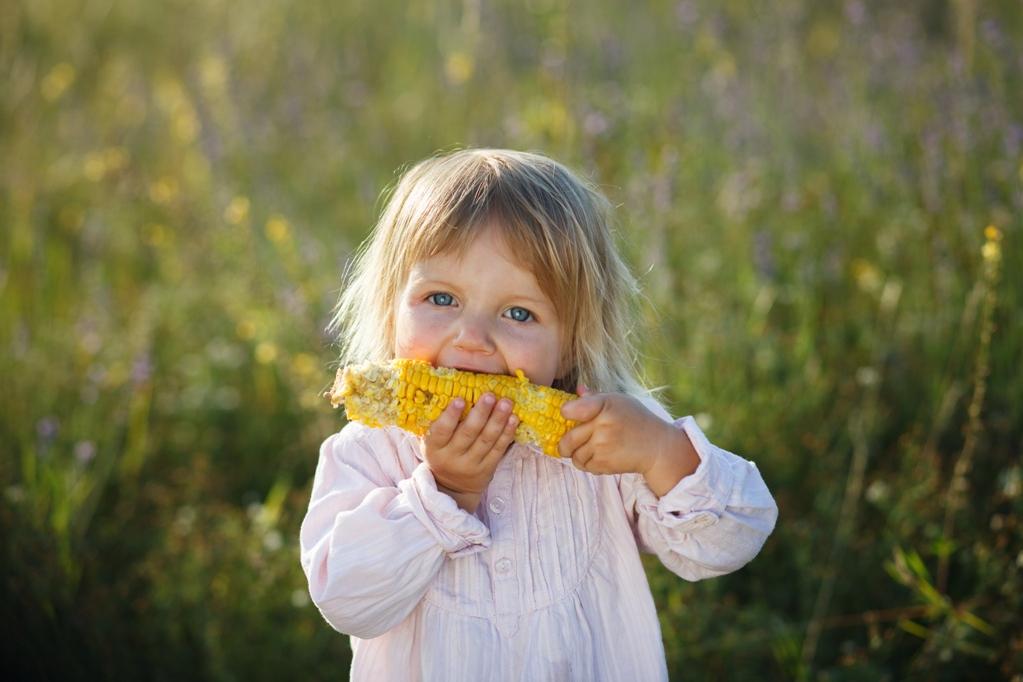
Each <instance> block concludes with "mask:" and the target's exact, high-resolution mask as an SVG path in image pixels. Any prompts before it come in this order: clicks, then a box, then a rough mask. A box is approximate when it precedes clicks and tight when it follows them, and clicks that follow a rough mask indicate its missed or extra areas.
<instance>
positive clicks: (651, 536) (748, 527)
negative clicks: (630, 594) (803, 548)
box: [619, 417, 778, 580]
mask: <svg viewBox="0 0 1023 682" xmlns="http://www.w3.org/2000/svg"><path fill="white" fill-rule="evenodd" d="M675 427H676V428H679V429H682V430H683V431H685V433H686V435H687V436H688V437H689V439H690V441H691V442H692V444H693V447H694V448H695V449H696V452H697V454H698V455H699V456H700V464H699V466H698V467H697V469H696V471H695V472H693V473H692V474H690V475H689V476H686V477H684V478H683V479H682V480H681V481H679V483H678V484H677V485H676V486H675V487H674V488H672V489H671V490H670V491H668V492H667V493H666V494H665V495H664V496H662V497H661V498H658V497H657V496H656V495H655V494H654V493H653V491H652V490H650V488H649V487H648V486H647V485H646V482H645V481H644V480H643V477H642V476H640V475H638V474H626V475H623V476H622V477H621V480H620V482H619V487H620V489H621V493H622V498H623V501H624V503H625V506H626V510H627V511H630V512H631V514H632V519H633V532H634V533H635V535H636V539H637V541H638V543H639V545H640V547H641V549H643V550H644V551H648V552H653V553H655V554H657V556H658V558H659V559H660V560H661V562H662V563H663V564H664V565H665V566H666V567H667V568H668V569H670V570H671V571H672V572H674V573H676V574H677V575H679V576H680V577H682V578H685V579H686V580H700V579H703V578H711V577H714V576H718V575H723V574H725V573H730V572H732V571H735V570H737V569H739V568H741V567H742V566H744V565H745V564H747V563H748V562H749V561H750V560H752V559H753V557H755V556H756V555H757V553H758V552H759V551H760V548H761V547H762V546H763V544H764V542H765V541H766V540H767V537H768V535H770V534H771V531H772V530H773V529H774V525H775V522H776V520H777V518H778V506H777V504H776V503H775V501H774V498H773V497H772V496H771V493H770V491H768V489H767V486H766V484H765V483H764V480H763V478H762V477H761V476H760V472H759V470H758V469H757V467H756V465H755V464H753V462H750V461H747V460H745V459H743V458H741V457H739V456H737V455H734V454H732V453H730V452H727V451H725V450H722V449H721V448H719V447H716V446H715V445H713V444H711V443H710V442H709V441H708V440H707V437H706V436H704V434H703V432H702V431H701V430H700V427H699V426H697V425H696V422H695V421H694V420H693V419H692V418H691V417H685V418H683V419H679V420H677V421H676V422H675Z"/></svg>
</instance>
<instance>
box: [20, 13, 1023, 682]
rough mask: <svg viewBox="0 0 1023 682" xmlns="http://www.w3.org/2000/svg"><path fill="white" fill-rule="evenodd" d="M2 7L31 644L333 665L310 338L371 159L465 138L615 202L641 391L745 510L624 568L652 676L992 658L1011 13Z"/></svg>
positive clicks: (1011, 590) (97, 663)
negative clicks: (733, 472) (754, 474)
mask: <svg viewBox="0 0 1023 682" xmlns="http://www.w3.org/2000/svg"><path fill="white" fill-rule="evenodd" d="M0 35H2V38H0V66H2V68H3V73H4V74H5V85H4V87H3V88H0V154H2V158H4V159H5V163H4V164H3V166H2V167H0V344H2V348H3V349H4V352H3V353H0V376H2V377H3V378H4V380H3V390H2V392H0V438H2V440H3V442H4V443H5V449H4V452H5V455H6V456H5V457H3V458H2V459H0V532H2V533H3V536H4V541H3V543H2V546H3V550H4V554H3V555H0V566H2V568H0V579H2V580H0V584H2V585H4V589H5V593H4V595H3V596H4V599H3V600H0V601H2V602H3V603H4V608H3V609H0V615H2V616H3V617H4V619H5V622H8V623H19V624H21V637H20V638H19V639H18V640H17V641H18V642H19V648H18V649H17V650H12V651H14V653H16V654H17V658H15V660H18V661H22V662H24V665H22V666H21V668H23V669H24V670H26V671H36V672H37V673H39V672H40V671H42V674H46V673H48V674H50V676H57V677H66V676H86V677H92V678H95V677H96V675H100V676H104V677H126V678H130V677H138V676H142V677H152V676H154V674H155V673H154V671H159V674H155V676H163V677H168V678H192V677H200V678H201V677H206V678H215V679H232V678H237V677H249V676H256V677H259V676H262V677H275V678H280V677H285V676H291V675H301V676H304V677H310V678H318V677H322V678H327V677H331V678H335V677H337V676H339V675H343V673H344V671H345V670H346V666H347V660H348V656H349V652H348V646H347V643H346V642H345V640H344V638H343V637H341V636H339V635H337V634H336V633H333V632H332V631H331V630H330V629H329V627H328V626H327V625H326V624H325V623H324V622H323V621H322V619H321V618H320V617H319V615H318V613H317V612H316V610H315V608H314V607H312V605H311V604H309V602H308V600H307V598H306V597H305V596H304V595H305V593H304V579H303V577H302V575H301V570H300V568H299V565H298V561H297V556H296V551H297V528H298V523H299V521H300V519H301V516H302V513H303V511H304V505H305V504H306V502H307V499H308V489H309V485H310V482H311V481H310V477H311V475H312V472H313V469H314V467H315V463H316V456H317V448H318V445H319V443H320V441H321V440H322V439H323V438H324V437H326V436H327V435H329V434H330V433H331V432H332V431H333V430H334V429H336V428H338V427H339V426H340V423H341V421H340V416H339V415H338V414H337V413H334V412H332V411H331V410H330V408H329V407H328V405H327V404H326V402H325V401H324V400H323V399H322V398H321V396H320V394H321V393H322V390H323V389H324V388H326V386H327V384H328V383H329V381H330V379H331V376H332V373H333V367H332V362H333V361H334V352H333V348H332V347H331V340H330V339H328V338H326V337H325V335H324V333H323V329H324V327H325V326H326V323H327V320H328V318H329V316H330V309H331V306H332V305H333V303H334V300H335V299H336V294H337V289H338V286H339V285H340V281H341V272H342V270H343V268H344V266H345V263H346V262H347V259H348V258H349V257H350V255H351V253H352V251H353V249H354V248H355V247H356V246H357V245H358V244H359V243H360V241H361V240H362V239H363V238H364V237H365V235H366V233H367V230H368V229H369V227H370V226H371V225H372V222H373V220H374V216H375V214H376V211H377V210H378V209H379V206H380V203H379V197H380V194H381V191H382V190H383V189H384V187H386V186H387V185H388V184H389V183H391V182H393V181H394V180H395V178H396V173H397V171H398V169H399V168H400V167H401V166H403V165H405V164H408V163H411V162H414V161H416V160H418V159H419V158H422V157H423V156H425V155H428V154H431V153H434V152H436V151H438V150H443V149H451V148H453V147H457V146H466V145H480V146H483V145H494V146H509V147H517V148H527V149H538V150H541V151H545V152H547V153H549V154H551V155H553V156H555V157H557V158H559V159H561V160H563V161H565V162H566V163H568V164H569V165H571V166H573V167H575V168H577V169H579V170H580V171H582V172H583V173H585V174H588V175H590V176H591V177H592V178H593V179H594V180H595V181H596V182H597V183H598V184H599V185H600V186H601V187H602V188H603V189H604V190H605V191H606V192H607V194H608V195H609V196H610V197H611V199H612V201H613V202H614V203H615V204H616V205H617V206H618V207H619V210H618V217H619V222H620V231H621V237H622V240H621V241H622V245H623V248H624V250H625V251H626V253H627V255H628V257H629V259H630V261H631V262H632V263H633V265H634V266H635V269H636V271H637V272H638V273H639V275H640V278H641V281H642V283H643V285H644V287H645V290H646V295H647V301H648V303H649V305H648V306H647V307H646V308H645V309H644V310H643V311H642V316H641V317H642V322H643V327H642V329H641V330H640V332H639V333H640V334H641V336H640V338H641V339H642V342H643V344H642V345H643V348H642V350H643V358H642V364H643V367H644V370H645V371H646V373H647V375H648V377H649V380H650V382H651V383H653V384H657V385H663V386H665V392H664V395H665V397H666V398H667V399H668V400H669V401H671V402H672V403H673V405H674V406H675V410H676V412H677V413H679V414H685V413H694V414H697V415H698V418H699V419H700V422H701V424H703V425H704V426H705V428H706V429H707V431H708V433H709V434H710V436H711V438H712V439H713V440H714V441H715V442H717V443H719V444H720V445H722V446H723V447H726V448H729V449H732V450H735V451H737V452H741V453H743V454H745V455H747V456H749V457H750V458H752V459H754V460H755V461H756V462H757V463H758V466H759V467H760V468H761V470H762V471H763V472H764V475H765V477H766V478H767V480H768V482H769V484H770V485H771V487H772V490H773V492H774V493H775V495H776V497H777V499H778V501H779V504H780V507H781V519H780V523H779V527H778V530H777V532H776V533H775V535H774V536H773V537H772V538H771V540H770V541H769V543H768V545H767V547H766V548H765V550H764V552H763V554H762V555H761V556H760V557H759V558H758V559H757V560H756V561H754V562H753V564H751V565H750V566H749V567H747V568H745V569H743V570H742V571H741V572H739V573H738V574H736V575H733V576H728V577H725V578H721V579H717V580H714V581H709V582H706V583H700V584H696V585H688V584H683V583H681V582H680V581H679V580H677V579H676V578H674V577H673V576H670V575H669V574H668V573H667V572H666V571H664V570H663V569H662V568H660V567H659V566H657V565H656V562H651V563H650V564H649V568H650V570H649V573H650V576H651V581H652V584H653V589H654V593H655V597H656V599H657V600H658V604H659V607H660V610H661V614H662V626H663V631H664V636H665V644H666V648H667V651H668V656H669V666H670V668H671V670H672V671H673V672H675V673H677V674H678V675H679V676H684V677H686V678H688V679H691V678H693V677H694V676H695V677H697V678H700V677H705V678H707V679H747V678H751V679H763V678H775V679H791V678H803V679H810V678H814V679H816V678H817V677H818V676H819V675H826V676H829V678H835V677H843V678H846V677H847V678H850V679H878V678H882V677H885V676H888V677H892V678H894V679H899V678H904V677H909V676H914V675H915V676H919V677H925V678H929V679H939V678H942V677H943V676H944V678H945V679H960V678H962V677H963V675H981V676H997V675H1002V676H1005V677H1010V676H1011V674H1013V673H1016V674H1018V673H1019V672H1020V671H1021V669H1023V662H1021V656H1023V653H1021V651H1023V649H1021V643H1020V641H1019V638H1018V636H1017V635H1015V634H1014V633H1018V631H1019V629H1020V619H1019V615H1018V614H1019V613H1023V602H1021V601H1020V599H1021V598H1020V595H1021V594H1023V583H1021V578H1020V575H1021V574H1020V571H1019V566H1020V557H1019V551H1020V548H1021V546H1023V530H1021V529H1023V525H1021V523H1020V512H1021V506H1023V502H1021V500H1023V490H1021V488H1023V486H1021V483H1020V482H1021V480H1023V479H1021V473H1020V472H1021V469H1020V465H1019V448H1020V442H1021V438H1023V431H1021V424H1023V413H1021V408H1020V401H1019V396H1020V395H1023V378H1021V377H1023V375H1021V373H1020V372H1019V367H1018V364H1019V358H1020V357H1021V355H1023V327H1021V324H1023V323H1021V321H1020V320H1021V319H1023V317H1021V316H1020V315H1019V312H1020V310H1021V308H1023V305H1021V304H1023V301H1021V292H1023V286H1021V278H1020V274H1019V273H1020V271H1021V270H1020V268H1021V262H1020V260H1021V259H1020V256H1021V254H1023V249H1021V248H1020V230H1021V221H1020V215H1021V209H1023V101H1021V100H1023V95H1021V93H1023V79H1021V71H1023V67H1021V63H1020V61H1019V56H1018V54H1017V53H1018V45H1019V44H1020V41H1023V11H1021V9H1020V8H1019V6H1017V4H1015V3H1011V2H1001V3H984V4H983V6H981V5H980V4H977V3H969V2H957V3H947V4H945V3H928V2H911V3H908V4H907V3H902V4H899V5H898V6H894V7H883V8H881V7H873V6H868V5H867V4H865V3H859V2H847V3H823V4H822V3H783V4H782V5H779V6H777V7H773V6H772V7H766V8H765V7H763V6H760V5H756V6H754V5H753V4H751V3H745V2H725V3H711V2H688V1H683V2H672V3H666V2H654V3H648V4H646V5H644V6H643V7H642V8H641V9H639V8H635V7H632V6H627V5H625V4H616V3H603V4H601V5H599V6H595V5H587V6H585V7H584V6H578V5H568V4H566V3H564V2H558V1H543V2H531V3H527V4H526V5H525V6H520V5H518V4H515V3H505V4H496V5H495V4H487V3H476V2H464V3H450V4H436V3H424V4H417V3H413V4H411V5H409V4H407V3H397V2H391V1H388V0H385V1H384V2H374V3H365V2H346V3H341V4H329V3H306V4H301V5H283V4H279V3H269V2H255V3H249V4H246V5H245V6H244V7H242V6H240V5H237V4H234V3H207V4H200V5H195V6H190V7H186V6H184V5H180V4H172V5H167V4H159V3H156V4H153V3H142V2H123V3H111V4H104V3H95V2H85V1H84V0H83V1H81V2H76V1H73V0H57V1H55V2H45V3H28V2H22V3H19V4H16V5H14V6H12V8H10V10H9V11H8V12H7V13H5V20H4V23H3V28H2V29H0ZM996 263H997V269H994V268H995V264H996ZM992 273H994V274H992ZM4 609H5V610H4ZM98 632H102V633H107V634H108V636H104V637H100V636H99V635H97V634H96V633H98ZM0 639H2V638H0ZM8 641H14V640H8ZM110 641H114V642H117V643H118V644H117V645H116V646H115V645H111V644H108V643H107V642H110ZM51 642H57V643H58V644H57V648H58V649H59V651H60V653H61V654H63V655H62V656H60V657H54V656H53V655H52V653H53V645H52V644H51ZM3 646H12V645H9V644H4V645H3ZM4 651H7V649H4ZM694 671H696V672H694ZM964 671H965V672H964ZM978 671H980V672H978Z"/></svg>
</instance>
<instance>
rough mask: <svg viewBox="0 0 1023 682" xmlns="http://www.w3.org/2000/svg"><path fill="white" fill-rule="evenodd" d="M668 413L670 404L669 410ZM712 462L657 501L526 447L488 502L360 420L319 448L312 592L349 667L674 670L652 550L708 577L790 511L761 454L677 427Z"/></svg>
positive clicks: (670, 563)
mask: <svg viewBox="0 0 1023 682" xmlns="http://www.w3.org/2000/svg"><path fill="white" fill-rule="evenodd" d="M664 417H665V419H668V417H667V415H664ZM675 425H676V427H677V428H681V429H684V430H685V432H686V434H687V435H688V436H689V438H690V440H691V441H692V443H693V446H694V447H695V448H696V451H697V453H698V454H699V456H700V460H701V461H700V465H699V467H698V468H697V470H696V471H695V472H694V473H693V474H692V475H690V476H687V477H685V478H683V479H682V481H680V482H679V484H678V485H677V486H675V488H674V489H672V490H671V491H669V492H668V493H667V494H666V495H664V496H663V497H661V498H660V499H658V498H657V497H656V496H655V495H654V494H653V492H652V491H651V490H650V489H649V488H648V487H647V485H646V483H645V481H643V479H642V477H641V476H639V475H638V474H624V475H613V476H596V475H593V474H588V473H585V472H582V471H579V470H578V469H576V468H575V467H574V466H572V464H571V462H570V461H563V460H558V459H555V458H551V457H546V456H544V455H542V454H540V453H539V452H537V451H536V450H533V449H531V448H528V447H526V446H522V445H519V444H515V445H513V446H512V447H511V449H510V450H509V452H508V454H507V455H506V456H505V457H504V459H503V460H502V461H501V463H500V465H499V466H498V469H497V472H496V473H495V475H494V478H493V480H492V481H491V483H490V486H489V488H488V489H487V491H486V493H485V495H484V497H483V499H482V501H481V503H480V506H479V508H478V510H477V512H476V514H469V513H467V512H465V511H463V510H462V509H460V508H459V507H458V506H457V505H456V504H455V502H454V500H452V499H451V498H450V497H449V496H447V495H445V494H444V493H441V492H440V491H438V490H437V486H436V484H435V482H434V480H433V476H432V475H431V473H430V471H429V469H428V468H427V467H426V465H425V463H423V461H422V458H421V455H420V451H419V444H418V439H417V438H416V437H415V436H412V435H411V434H408V433H406V432H404V431H401V430H399V429H397V428H384V429H371V428H367V427H365V426H362V425H360V424H355V423H351V424H348V425H347V426H345V427H344V428H343V429H342V430H341V431H340V432H339V433H337V434H334V435H333V436H331V437H329V438H328V439H327V440H326V441H325V442H324V443H323V445H322V447H321V449H320V460H319V464H318V467H317V470H316V477H315V480H314V482H313V490H312V498H311V500H310V503H309V510H308V513H307V514H306V517H305V520H304V521H303V523H302V530H301V550H302V567H303V569H304V570H305V573H306V576H307V577H308V579H309V591H310V594H311V596H312V600H313V602H314V603H315V604H316V606H317V607H318V608H319V609H320V612H321V613H322V614H323V617H324V618H325V619H326V620H327V622H329V623H330V624H331V625H332V626H333V627H334V628H336V629H337V630H338V631H340V632H343V633H346V634H349V635H351V637H352V640H351V641H352V649H353V651H354V658H353V662H352V669H351V679H352V680H354V681H356V682H360V681H363V680H365V681H370V680H371V681H373V682H380V681H389V680H395V681H398V680H444V681H449V680H450V681H458V680H473V681H479V680H487V681H488V682H491V681H500V680H529V681H531V682H532V681H536V680H587V681H590V680H629V681H635V680H663V679H667V668H666V663H665V658H664V646H663V644H662V642H661V632H660V626H659V624H658V620H657V613H656V611H655V608H654V602H653V598H652V597H651V594H650V588H649V585H648V583H647V579H646V575H645V574H644V572H643V566H642V564H641V562H640V556H639V553H640V551H650V552H654V553H656V554H657V556H658V557H659V558H660V560H661V561H662V562H663V563H664V565H665V566H667V567H668V568H669V569H670V570H671V571H673V572H674V573H676V574H678V575H679V576H681V577H682V578H685V579H686V580H699V579H702V578H709V577H713V576H717V575H722V574H724V573H728V572H730V571H734V570H736V569H738V568H740V567H741V566H743V565H744V564H746V563H747V562H748V561H750V560H751V559H752V558H753V557H754V556H755V555H756V554H757V552H758V551H759V550H760V548H761V546H762V545H763V544H764V541H765V540H766V539H767V536H768V535H769V534H770V533H771V531H772V529H773V528H774V524H775V520H776V518H777V514H778V510H777V506H776V505H775V502H774V499H773V498H772V497H771V494H770V492H769V491H768V489H767V487H766V486H765V484H764V481H763V479H762V478H761V476H760V473H759V471H758V470H757V468H756V466H755V465H754V464H753V463H752V462H748V461H746V460H744V459H742V458H740V457H738V456H736V455H733V454H731V453H729V452H726V451H724V450H722V449H720V448H718V447H716V446H714V445H712V444H711V443H710V442H708V441H707V439H706V437H705V436H704V435H703V432H702V431H701V430H700V429H699V427H698V426H697V425H696V423H695V422H694V421H693V420H692V418H689V417H686V418H684V419H680V420H678V421H676V422H675Z"/></svg>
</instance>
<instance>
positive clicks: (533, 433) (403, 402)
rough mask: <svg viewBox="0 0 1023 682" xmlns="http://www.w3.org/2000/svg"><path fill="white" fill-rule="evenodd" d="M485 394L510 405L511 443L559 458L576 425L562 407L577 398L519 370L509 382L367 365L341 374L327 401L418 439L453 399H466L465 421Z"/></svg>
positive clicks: (404, 363)
mask: <svg viewBox="0 0 1023 682" xmlns="http://www.w3.org/2000/svg"><path fill="white" fill-rule="evenodd" d="M487 391H490V392H491V393H493V394H494V395H495V396H497V398H498V399H501V398H507V399H508V400H510V401H511V402H512V405H513V407H512V413H513V414H514V415H515V416H516V417H518V419H519V424H518V427H517V428H516V429H515V440H517V441H518V442H520V443H522V444H524V445H532V446H535V447H536V448H538V449H539V450H540V451H542V452H544V453H545V454H547V455H550V456H552V457H557V456H558V441H560V440H561V437H562V436H564V435H565V433H566V432H567V431H568V430H569V429H571V428H572V427H573V426H575V422H573V421H571V420H568V419H565V418H564V417H562V416H561V406H562V405H563V404H565V403H566V402H568V401H569V400H574V399H575V398H576V396H574V395H572V394H571V393H565V392H564V391H559V390H558V389H555V388H550V387H549V386H537V385H535V384H531V383H530V382H529V380H528V379H527V378H526V376H525V375H524V374H523V373H522V371H521V370H517V371H516V376H514V377H512V376H505V375H498V374H476V373H474V372H463V371H460V370H457V369H451V368H448V367H432V366H431V365H430V364H429V363H427V362H423V361H421V360H392V361H390V362H369V363H365V364H361V365H349V366H347V367H343V368H341V369H339V370H338V373H337V377H336V379H335V380H334V386H333V388H332V389H331V390H330V391H329V392H328V393H327V396H328V397H329V398H330V402H331V404H332V405H333V406H334V407H338V406H339V405H340V404H341V403H344V405H345V412H346V413H347V415H348V419H350V420H353V421H359V422H362V423H364V424H366V425H367V426H372V427H381V426H399V427H401V428H403V429H405V430H407V431H411V432H412V433H414V434H416V435H417V436H422V435H423V434H425V433H426V431H427V429H429V428H430V424H431V423H433V421H434V420H435V419H436V418H437V417H439V416H440V413H441V412H443V410H444V408H446V407H447V406H448V403H450V402H451V401H452V400H453V399H454V398H456V397H462V398H464V399H465V401H466V403H467V404H466V406H465V410H464V411H463V413H462V416H463V417H464V416H465V415H467V414H468V413H469V409H470V408H471V407H472V406H473V405H475V404H476V403H477V402H479V400H480V398H481V397H482V396H483V394H484V393H486V392H487Z"/></svg>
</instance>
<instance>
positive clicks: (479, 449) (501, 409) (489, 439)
mask: <svg viewBox="0 0 1023 682" xmlns="http://www.w3.org/2000/svg"><path fill="white" fill-rule="evenodd" d="M511 416H512V402H511V401H510V400H508V399H507V398H502V399H501V400H499V401H498V402H497V404H496V405H494V408H493V410H491V412H490V416H489V417H488V418H487V422H486V424H484V425H483V428H482V429H481V430H480V432H479V435H477V436H476V440H475V441H474V442H473V444H472V446H471V449H470V451H469V452H470V453H471V454H472V455H474V456H475V457H476V458H478V459H480V460H482V459H483V458H484V457H486V456H487V455H488V454H489V453H490V451H491V450H492V449H493V448H494V446H495V445H496V444H497V442H498V440H499V439H500V438H501V436H502V434H503V433H504V429H505V426H506V425H507V424H508V420H509V418H510V417H511Z"/></svg>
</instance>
